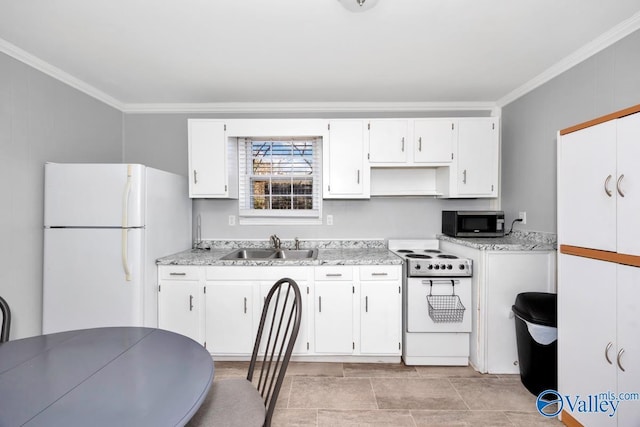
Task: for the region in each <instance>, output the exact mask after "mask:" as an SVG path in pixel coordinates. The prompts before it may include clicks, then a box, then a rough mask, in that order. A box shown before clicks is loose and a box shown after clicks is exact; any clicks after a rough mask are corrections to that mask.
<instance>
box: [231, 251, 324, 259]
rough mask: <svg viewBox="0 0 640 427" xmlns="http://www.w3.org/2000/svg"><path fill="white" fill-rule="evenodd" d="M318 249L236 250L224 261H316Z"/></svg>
mask: <svg viewBox="0 0 640 427" xmlns="http://www.w3.org/2000/svg"><path fill="white" fill-rule="evenodd" d="M317 257H318V250H317V249H245V248H241V249H236V250H235V251H233V252H231V253H229V254H227V255H225V256H223V257H222V258H220V259H223V260H243V259H244V260H252V261H255V260H261V259H263V260H278V259H280V260H297V259H316V258H317Z"/></svg>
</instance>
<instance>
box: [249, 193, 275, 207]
mask: <svg viewBox="0 0 640 427" xmlns="http://www.w3.org/2000/svg"><path fill="white" fill-rule="evenodd" d="M269 200H270V199H269V197H267V196H255V197H251V209H271V206H269Z"/></svg>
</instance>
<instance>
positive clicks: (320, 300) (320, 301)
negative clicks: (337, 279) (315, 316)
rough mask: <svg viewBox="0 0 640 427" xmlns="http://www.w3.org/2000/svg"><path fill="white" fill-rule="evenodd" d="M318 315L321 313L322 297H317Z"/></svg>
mask: <svg viewBox="0 0 640 427" xmlns="http://www.w3.org/2000/svg"><path fill="white" fill-rule="evenodd" d="M318 313H322V297H318Z"/></svg>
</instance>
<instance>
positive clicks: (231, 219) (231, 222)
mask: <svg viewBox="0 0 640 427" xmlns="http://www.w3.org/2000/svg"><path fill="white" fill-rule="evenodd" d="M229 225H236V216H235V215H229Z"/></svg>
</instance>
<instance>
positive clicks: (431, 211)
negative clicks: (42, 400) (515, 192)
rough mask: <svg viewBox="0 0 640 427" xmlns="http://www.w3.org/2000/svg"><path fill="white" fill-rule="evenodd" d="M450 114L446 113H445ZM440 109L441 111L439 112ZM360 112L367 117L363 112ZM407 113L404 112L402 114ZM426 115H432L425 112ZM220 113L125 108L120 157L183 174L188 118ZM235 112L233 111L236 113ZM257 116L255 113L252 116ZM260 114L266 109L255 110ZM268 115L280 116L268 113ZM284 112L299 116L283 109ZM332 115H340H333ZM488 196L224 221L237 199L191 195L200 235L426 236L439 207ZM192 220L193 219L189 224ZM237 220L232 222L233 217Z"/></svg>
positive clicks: (328, 207)
mask: <svg viewBox="0 0 640 427" xmlns="http://www.w3.org/2000/svg"><path fill="white" fill-rule="evenodd" d="M449 114H451V113H449ZM440 115H442V114H440ZM359 116H361V117H371V116H370V115H366V114H362V115H359ZM403 116H404V117H407V116H406V115H403ZM430 116H433V115H431V114H430ZM197 117H221V118H224V117H225V116H224V115H196V114H126V115H125V118H124V136H125V144H124V145H125V150H124V159H125V161H126V162H130V163H144V164H146V165H149V166H152V167H155V168H159V169H165V170H168V171H171V172H175V173H179V174H181V175H187V169H188V161H187V152H188V147H187V119H188V118H197ZM236 117H237V116H236ZM253 117H256V116H253ZM259 117H265V115H262V116H259ZM270 117H284V116H277V115H272V116H270ZM286 117H289V118H291V117H302V116H301V115H297V116H294V115H291V114H289V115H286ZM333 117H344V116H341V115H333ZM489 204H490V201H489V200H441V199H433V198H425V197H407V198H405V197H374V198H372V199H371V200H360V201H358V200H324V201H323V208H322V213H323V216H326V215H333V216H334V225H331V226H329V225H312V226H291V225H289V226H285V225H281V226H274V225H235V226H229V225H228V222H229V221H228V217H229V215H236V216H237V215H238V202H237V201H236V200H213V199H196V200H195V201H194V205H193V214H194V218H195V217H197V215H200V216H201V221H202V238H203V239H218V238H230V239H238V238H241V239H265V240H266V239H268V237H269V236H270V235H271V234H273V233H277V234H278V235H279V236H280V237H281V238H282V239H293V238H294V237H298V238H300V239H319V238H334V239H338V238H405V239H407V238H415V239H417V238H425V237H433V236H435V235H436V234H437V233H439V232H440V227H441V217H440V215H441V211H442V210H443V209H489ZM195 223H196V221H195V220H194V224H195ZM236 223H237V222H236Z"/></svg>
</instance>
